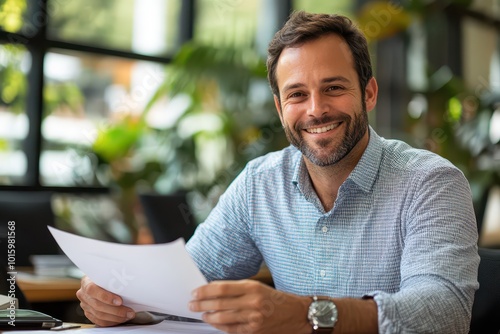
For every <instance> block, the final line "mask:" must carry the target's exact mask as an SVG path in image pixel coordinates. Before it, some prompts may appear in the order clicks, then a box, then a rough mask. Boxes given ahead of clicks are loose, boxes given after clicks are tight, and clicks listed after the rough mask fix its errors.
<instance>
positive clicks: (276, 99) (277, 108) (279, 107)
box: [274, 95, 285, 125]
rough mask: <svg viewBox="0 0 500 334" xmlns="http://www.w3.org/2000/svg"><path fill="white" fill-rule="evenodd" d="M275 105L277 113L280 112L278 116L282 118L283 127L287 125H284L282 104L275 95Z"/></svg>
mask: <svg viewBox="0 0 500 334" xmlns="http://www.w3.org/2000/svg"><path fill="white" fill-rule="evenodd" d="M274 105H275V107H276V111H277V112H278V116H279V117H280V121H281V125H285V124H284V123H283V113H282V112H281V102H280V99H279V97H278V96H276V95H274Z"/></svg>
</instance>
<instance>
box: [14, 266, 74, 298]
mask: <svg viewBox="0 0 500 334" xmlns="http://www.w3.org/2000/svg"><path fill="white" fill-rule="evenodd" d="M16 282H17V285H18V286H19V288H20V289H21V290H22V292H23V294H24V296H25V297H26V299H27V301H28V302H30V303H36V302H61V301H77V300H78V298H76V291H77V290H78V289H79V288H80V280H79V279H76V278H66V277H42V276H35V275H33V274H31V273H30V272H29V270H26V271H20V272H19V273H18V275H17V280H16Z"/></svg>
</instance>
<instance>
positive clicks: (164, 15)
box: [47, 0, 181, 56]
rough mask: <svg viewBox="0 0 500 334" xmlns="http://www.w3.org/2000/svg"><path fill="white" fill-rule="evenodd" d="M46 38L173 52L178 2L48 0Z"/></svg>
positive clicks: (152, 52) (137, 50) (158, 53)
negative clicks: (48, 11)
mask: <svg viewBox="0 0 500 334" xmlns="http://www.w3.org/2000/svg"><path fill="white" fill-rule="evenodd" d="M49 3H51V4H52V6H51V7H49V8H51V10H50V14H51V15H49V25H48V29H47V32H48V37H49V38H51V39H57V40H62V41H67V42H74V43H81V44H87V45H92V46H99V47H105V48H112V49H117V50H124V51H131V52H135V53H140V54H146V55H153V56H161V55H167V54H171V53H173V52H174V51H175V48H176V42H177V36H178V26H179V14H180V7H181V1H180V0H106V1H102V0H72V1H64V2H62V1H56V0H49Z"/></svg>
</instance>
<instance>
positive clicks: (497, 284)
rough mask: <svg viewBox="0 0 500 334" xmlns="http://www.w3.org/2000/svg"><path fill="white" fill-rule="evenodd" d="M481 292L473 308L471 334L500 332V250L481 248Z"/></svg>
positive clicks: (479, 274)
mask: <svg viewBox="0 0 500 334" xmlns="http://www.w3.org/2000/svg"><path fill="white" fill-rule="evenodd" d="M479 256H480V257H481V263H480V264H479V273H478V281H479V285H480V286H479V290H477V291H476V295H475V299H474V305H473V307H472V320H471V326H470V332H469V333H470V334H489V333H491V334H497V333H499V331H500V249H487V248H479Z"/></svg>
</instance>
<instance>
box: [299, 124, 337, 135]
mask: <svg viewBox="0 0 500 334" xmlns="http://www.w3.org/2000/svg"><path fill="white" fill-rule="evenodd" d="M339 125H340V123H335V124H330V125H328V126H324V127H322V128H314V129H306V131H307V132H309V133H323V132H326V131H330V130H333V129H335V128H336V127H338V126H339Z"/></svg>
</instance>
